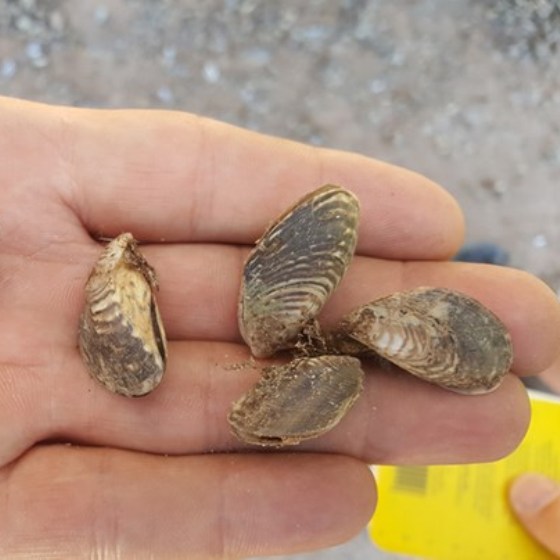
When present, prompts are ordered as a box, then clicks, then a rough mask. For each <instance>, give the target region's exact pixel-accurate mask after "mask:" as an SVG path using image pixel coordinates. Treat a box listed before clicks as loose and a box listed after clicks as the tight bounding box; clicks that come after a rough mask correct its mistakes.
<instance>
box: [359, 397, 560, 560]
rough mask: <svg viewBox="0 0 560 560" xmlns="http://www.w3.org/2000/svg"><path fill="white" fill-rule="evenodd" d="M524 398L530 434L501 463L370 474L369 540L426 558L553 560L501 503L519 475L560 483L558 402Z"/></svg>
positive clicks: (383, 470)
mask: <svg viewBox="0 0 560 560" xmlns="http://www.w3.org/2000/svg"><path fill="white" fill-rule="evenodd" d="M530 396H531V408H532V418H531V425H530V427H529V431H528V432H527V435H526V437H525V439H524V440H523V442H522V444H521V445H520V446H519V448H518V449H517V450H516V451H515V452H514V453H512V454H511V455H509V456H508V457H506V458H505V459H502V460H500V461H496V462H494V463H481V464H471V465H448V466H428V467H422V466H418V467H385V466H383V467H377V468H375V470H376V472H377V480H378V488H379V502H378V508H377V512H376V514H375V516H374V518H373V519H372V521H371V523H370V536H371V538H372V540H373V541H374V542H375V543H376V544H377V546H379V547H380V548H382V549H385V550H387V551H391V552H396V553H399V554H406V555H409V556H413V557H415V558H422V559H425V560H554V558H555V557H554V556H553V555H551V554H550V553H549V552H547V551H546V550H544V549H543V548H542V547H540V546H539V545H538V544H536V543H535V542H534V541H533V540H531V538H530V537H528V536H527V535H526V534H525V532H524V531H523V529H522V528H521V526H520V525H518V523H517V521H516V519H515V517H514V516H513V514H512V513H511V511H510V509H509V506H508V503H507V501H506V497H507V488H508V485H509V483H510V482H511V480H512V479H513V478H514V477H515V476H516V475H518V474H521V473H523V472H526V471H535V472H540V473H543V474H546V475H548V476H550V477H552V478H554V479H556V480H559V481H560V399H557V398H555V397H550V396H549V395H545V394H543V393H536V392H531V394H530ZM558 530H559V531H560V527H559V528H558Z"/></svg>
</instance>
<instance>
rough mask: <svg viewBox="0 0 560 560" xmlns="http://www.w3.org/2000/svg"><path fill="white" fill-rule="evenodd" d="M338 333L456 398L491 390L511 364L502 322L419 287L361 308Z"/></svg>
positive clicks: (462, 299) (459, 299)
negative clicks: (445, 390)
mask: <svg viewBox="0 0 560 560" xmlns="http://www.w3.org/2000/svg"><path fill="white" fill-rule="evenodd" d="M339 332H340V333H343V334H344V335H345V336H349V337H351V338H352V339H354V340H357V341H358V342H359V343H360V344H362V345H363V346H365V347H367V348H369V349H371V350H373V351H375V352H376V353H377V354H379V355H380V356H382V357H383V358H385V359H387V360H389V361H390V362H392V363H394V364H396V365H398V366H399V367H401V368H402V369H404V370H406V371H408V372H410V373H413V374H414V375H416V376H418V377H420V378H422V379H424V380H426V381H429V382H431V383H436V384H438V385H440V386H442V387H445V388H446V389H450V390H453V391H456V392H459V393H465V394H478V393H486V392H489V391H492V390H493V389H495V388H496V387H498V385H499V384H500V383H501V381H502V379H503V377H504V376H505V374H506V373H507V372H508V371H509V369H510V367H511V363H512V359H513V350H512V344H511V338H510V335H509V333H508V331H507V329H506V327H505V326H504V325H503V323H502V322H501V321H500V320H499V319H498V318H497V317H496V315H494V314H493V313H492V312H491V311H490V310H488V309H487V308H486V307H484V306H483V305H482V304H481V303H479V302H478V301H476V300H475V299H473V298H471V297H469V296H467V295H465V294H462V293H458V292H454V291H451V290H447V289H443V288H418V289H415V290H412V291H409V292H401V293H396V294H393V295H390V296H388V297H384V298H381V299H378V300H376V301H373V302H371V303H368V304H367V305H364V306H362V307H359V308H358V309H356V310H355V311H353V312H352V313H350V314H349V315H348V316H347V317H345V319H344V320H343V321H342V323H341V325H340V328H339Z"/></svg>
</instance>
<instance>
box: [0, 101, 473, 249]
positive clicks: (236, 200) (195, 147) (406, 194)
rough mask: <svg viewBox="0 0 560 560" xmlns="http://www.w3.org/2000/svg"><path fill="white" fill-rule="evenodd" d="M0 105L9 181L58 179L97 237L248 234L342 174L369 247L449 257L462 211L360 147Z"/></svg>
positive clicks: (133, 115)
mask: <svg viewBox="0 0 560 560" xmlns="http://www.w3.org/2000/svg"><path fill="white" fill-rule="evenodd" d="M0 110H1V111H0V130H3V131H5V138H6V140H5V142H3V143H2V148H3V152H2V153H3V157H4V160H5V161H10V162H11V165H10V168H8V169H4V173H5V174H6V175H7V174H9V178H10V182H12V183H17V184H22V183H24V182H25V184H27V183H29V181H30V180H31V179H33V180H34V181H36V178H35V177H36V175H37V173H38V171H37V170H38V169H40V170H41V172H40V175H39V176H40V177H41V181H42V184H43V185H44V186H45V188H50V187H54V189H56V192H59V193H61V195H62V196H63V199H64V200H65V202H66V203H67V204H68V205H69V206H70V207H72V208H73V209H74V210H75V211H76V213H77V215H78V216H79V217H80V219H81V220H82V222H83V224H85V226H86V227H87V228H88V229H89V230H90V231H91V232H94V233H97V234H102V235H104V236H115V235H117V234H119V233H121V232H123V231H129V230H130V231H131V232H132V233H133V234H134V235H135V236H136V237H138V238H140V239H143V240H151V241H157V242H159V241H163V240H166V241H205V242H211V241H216V242H226V243H252V242H254V240H255V239H256V238H258V237H259V236H260V235H262V233H263V231H264V230H265V228H266V227H267V225H268V224H269V223H270V222H271V220H273V219H275V218H276V217H277V216H278V214H280V213H281V212H283V211H284V210H285V209H286V208H287V207H289V206H291V205H292V204H293V203H294V202H295V201H296V200H298V199H299V198H300V197H301V196H302V195H303V194H305V193H307V192H309V191H311V190H313V189H315V188H317V187H319V186H321V185H323V184H324V183H340V184H341V185H343V186H345V187H347V188H348V189H350V190H351V191H353V192H355V194H356V195H357V196H358V198H359V199H360V202H361V205H362V211H363V215H362V221H361V232H360V250H361V251H362V252H364V253H367V254H374V253H375V254H377V255H379V256H386V257H391V258H421V259H424V258H431V259H439V258H447V257H449V256H450V255H452V254H453V253H454V252H455V251H456V250H457V249H458V247H459V245H460V243H461V240H462V236H463V220H462V216H461V212H460V210H459V208H458V206H457V204H456V202H455V201H454V200H453V199H452V198H451V196H450V195H449V194H447V193H446V192H445V191H444V190H443V189H441V188H440V187H438V186H437V185H435V184H434V183H432V182H431V181H429V180H427V179H425V178H423V177H421V176H419V175H417V174H415V173H412V172H409V171H406V170H404V169H401V168H398V167H394V166H391V165H388V164H385V163H382V162H379V161H376V160H372V159H368V158H365V157H362V156H358V155H355V154H349V153H342V152H335V151H329V150H322V149H318V148H313V147H310V146H304V145H301V144H298V143H295V142H290V141H286V140H279V139H276V138H271V137H267V136H264V135H260V134H256V133H253V132H248V131H244V130H241V129H238V128H235V127H233V126H230V125H226V124H221V123H218V122H215V121H211V120H208V119H202V118H200V117H196V116H193V115H188V114H184V113H174V112H169V111H159V112H158V111H93V110H85V109H68V108H60V107H56V108H50V107H47V106H44V105H39V104H32V103H23V102H13V101H12V100H9V99H5V98H4V99H3V100H0ZM22 145H23V147H24V149H22ZM31 158H33V160H31ZM1 171H2V167H1V166H0V173H1ZM31 174H33V177H31Z"/></svg>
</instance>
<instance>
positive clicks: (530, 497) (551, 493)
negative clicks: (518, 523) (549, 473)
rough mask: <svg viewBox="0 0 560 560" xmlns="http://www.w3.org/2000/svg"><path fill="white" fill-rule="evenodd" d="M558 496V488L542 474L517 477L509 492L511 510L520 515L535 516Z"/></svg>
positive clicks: (559, 494) (559, 491)
mask: <svg viewBox="0 0 560 560" xmlns="http://www.w3.org/2000/svg"><path fill="white" fill-rule="evenodd" d="M558 496H560V486H559V485H558V484H557V483H556V482H554V481H553V480H551V479H550V478H548V477H546V476H543V475H542V474H536V473H527V474H522V475H521V476H519V477H517V478H516V479H515V480H514V481H513V483H512V485H511V487H510V490H509V497H510V501H511V505H512V507H513V509H514V510H515V511H516V512H517V513H519V514H521V515H535V514H536V513H538V512H539V511H541V510H542V509H543V508H545V507H546V506H547V505H548V504H550V503H551V502H553V501H554V500H555V499H556V498H558Z"/></svg>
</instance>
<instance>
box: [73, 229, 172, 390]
mask: <svg viewBox="0 0 560 560" xmlns="http://www.w3.org/2000/svg"><path fill="white" fill-rule="evenodd" d="M156 288H157V281H156V276H155V272H154V270H153V268H152V267H151V266H150V265H149V264H148V263H147V262H146V260H145V259H144V257H143V256H142V254H141V253H140V252H139V251H138V248H137V244H136V241H135V240H134V238H133V237H132V235H131V234H130V233H124V234H122V235H120V236H119V237H117V238H116V239H114V240H113V241H112V242H111V243H109V245H108V246H107V247H106V249H105V251H104V252H103V254H102V255H101V257H100V259H99V261H98V262H97V264H96V265H95V267H94V269H93V271H92V273H91V275H90V277H89V279H88V281H87V284H86V303H85V308H84V311H83V313H82V316H81V318H80V332H79V345H80V350H81V353H82V356H83V358H84V361H85V363H86V365H87V367H88V370H89V372H90V373H91V375H92V376H93V377H94V378H95V379H96V380H97V381H99V382H100V383H102V384H103V385H104V386H105V387H106V388H107V389H109V390H110V391H112V392H114V393H118V394H120V395H124V396H127V397H140V396H142V395H146V394H148V393H150V392H151V391H152V390H153V389H155V387H157V385H158V384H159V382H160V381H161V379H162V376H163V372H164V370H165V364H166V360H167V347H166V340H165V332H164V330H163V325H162V322H161V318H160V316H159V311H158V308H157V303H156V299H155V295H154V293H155V290H156Z"/></svg>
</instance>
